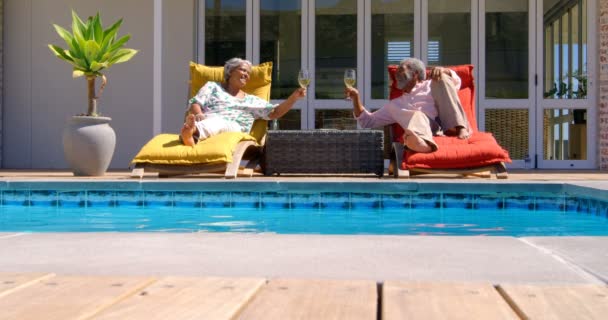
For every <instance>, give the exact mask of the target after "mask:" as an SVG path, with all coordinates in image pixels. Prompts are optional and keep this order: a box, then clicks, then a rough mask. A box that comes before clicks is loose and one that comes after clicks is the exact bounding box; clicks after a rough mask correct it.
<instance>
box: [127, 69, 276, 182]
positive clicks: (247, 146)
mask: <svg viewBox="0 0 608 320" xmlns="http://www.w3.org/2000/svg"><path fill="white" fill-rule="evenodd" d="M223 79H224V68H223V67H209V66H204V65H200V64H196V63H194V62H191V63H190V96H194V95H195V94H196V93H197V92H198V90H199V89H200V88H201V87H202V86H203V85H205V83H207V81H217V82H221V81H223ZM271 83H272V62H266V63H262V64H260V65H258V66H254V67H253V68H252V72H251V75H250V79H249V81H248V82H247V85H246V86H245V88H243V90H244V91H245V92H247V93H249V94H253V95H256V96H258V97H260V98H262V99H265V100H269V99H270V86H271ZM267 126H268V124H267V121H266V120H259V119H258V120H256V121H255V122H254V124H253V127H252V128H251V132H250V133H249V134H247V133H241V132H226V133H222V134H219V135H217V136H213V137H211V138H209V139H206V140H203V141H200V142H199V143H197V144H196V145H195V146H194V147H188V146H185V145H184V144H182V143H181V142H180V141H179V135H178V134H169V133H162V134H159V135H157V136H155V137H154V138H152V140H150V141H149V142H148V143H146V144H145V145H144V146H143V147H142V148H141V150H140V151H139V152H138V153H137V155H136V156H135V158H133V160H132V161H131V164H132V165H133V166H134V169H133V173H132V176H139V177H142V176H143V174H144V171H150V172H158V173H159V176H161V177H163V176H164V177H166V176H175V175H185V174H193V173H209V172H212V173H223V174H224V177H225V178H236V176H237V174H239V166H240V163H241V160H255V159H256V158H257V157H258V156H259V155H260V154H261V151H262V146H263V145H264V139H265V137H266V130H267ZM252 163H254V162H252ZM240 172H241V174H242V175H249V176H251V175H252V174H253V168H248V169H242V170H240Z"/></svg>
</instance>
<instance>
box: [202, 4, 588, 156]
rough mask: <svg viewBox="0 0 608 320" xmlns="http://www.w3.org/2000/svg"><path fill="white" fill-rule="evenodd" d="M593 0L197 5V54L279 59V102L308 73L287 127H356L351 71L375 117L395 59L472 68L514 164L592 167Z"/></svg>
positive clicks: (212, 60) (275, 90)
mask: <svg viewBox="0 0 608 320" xmlns="http://www.w3.org/2000/svg"><path fill="white" fill-rule="evenodd" d="M596 1H597V0H511V1H503V0H391V1H385V0H339V1H338V0H259V1H254V0H213V1H212V0H206V1H200V0H199V2H198V5H199V7H200V8H199V15H200V16H201V17H200V19H199V31H200V32H199V37H198V39H199V40H198V41H199V53H198V57H199V61H201V62H204V63H207V64H217V65H221V64H223V62H224V61H225V60H226V59H228V58H230V57H232V56H242V57H245V58H248V59H250V60H252V62H254V63H259V62H264V61H272V62H273V64H274V70H273V87H272V100H273V102H280V101H283V100H284V99H286V98H287V97H288V96H289V94H290V93H291V92H292V91H293V90H294V89H295V88H296V86H297V72H298V70H299V69H300V68H306V69H308V70H309V71H310V73H311V75H312V81H311V84H310V87H309V94H308V97H307V98H306V99H304V100H301V101H300V102H298V104H297V105H296V107H295V108H294V110H292V111H290V112H289V113H288V114H287V115H286V116H285V117H284V118H283V119H281V121H280V123H279V127H280V128H283V129H321V128H334V129H354V128H356V122H355V121H354V120H353V118H352V113H351V109H352V105H351V102H350V101H346V100H344V83H343V74H344V70H345V69H355V70H356V71H357V82H356V87H357V89H358V90H359V92H360V93H361V97H362V100H363V103H364V104H365V106H366V107H367V108H368V109H370V110H374V109H377V108H380V107H382V106H383V105H384V104H385V103H387V101H388V100H387V98H388V88H389V79H388V74H387V71H386V68H387V66H388V65H390V64H397V63H399V61H401V60H402V59H404V58H406V57H419V58H421V59H422V60H423V61H425V62H426V63H427V64H428V65H457V64H469V63H470V64H473V65H474V66H475V78H476V86H477V92H476V96H477V101H476V102H477V111H478V112H477V117H478V124H479V127H480V129H481V130H484V131H489V132H492V133H493V134H494V135H495V137H496V138H497V140H498V141H499V143H500V144H501V145H502V146H503V147H504V148H505V149H507V150H508V151H509V153H510V155H511V157H512V158H513V159H514V162H513V164H511V165H509V166H510V167H521V168H523V167H525V166H526V165H528V166H530V167H537V168H595V167H596V160H595V155H596V152H597V147H596V131H595V130H596V128H597V124H596V122H595V119H594V118H593V117H589V115H594V114H596V112H597V108H596V106H595V103H596V101H595V100H596V98H595V96H596V94H595V92H596V91H595V90H596V89H595V88H594V86H593V80H594V78H593V77H594V74H593V71H594V70H593V69H594V68H591V67H589V66H592V65H595V61H596V60H595V59H596V58H595V55H596V52H595V49H592V48H595V47H594V40H595V39H594V38H593V37H590V36H589V35H592V34H594V33H593V32H594V28H596V25H595V24H594V21H595V19H596V17H595V14H596V12H595V10H594V8H596V6H597V3H596ZM526 160H528V161H526Z"/></svg>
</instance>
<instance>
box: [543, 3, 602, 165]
mask: <svg viewBox="0 0 608 320" xmlns="http://www.w3.org/2000/svg"><path fill="white" fill-rule="evenodd" d="M596 8H597V2H596V0H587V76H588V83H587V98H586V99H544V96H543V83H542V81H543V71H544V57H543V39H544V26H543V0H538V1H537V2H536V12H537V14H536V21H535V22H536V25H535V27H536V35H537V36H538V37H540V38H539V39H538V41H537V43H536V46H535V50H536V52H538V54H537V56H536V58H537V59H536V70H535V71H536V73H537V74H538V78H539V81H538V86H537V87H536V97H537V98H536V106H537V108H536V110H535V111H536V114H535V116H536V119H537V121H536V132H535V133H536V137H537V138H536V149H535V150H536V154H537V164H538V168H542V169H595V168H597V156H596V155H597V131H596V130H597V117H595V116H591V115H595V114H597V89H596V85H595V84H596V83H597V76H598V74H597V72H596V69H597V68H596V67H595V66H597V51H598V49H597V41H596V36H595V35H596V34H597V33H596V32H597V25H596V15H597V10H596ZM546 109H586V110H587V115H588V116H587V159H586V160H545V159H543V158H544V157H543V151H544V150H543V111H544V110H546Z"/></svg>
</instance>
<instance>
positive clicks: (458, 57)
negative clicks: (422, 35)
mask: <svg viewBox="0 0 608 320" xmlns="http://www.w3.org/2000/svg"><path fill="white" fill-rule="evenodd" d="M428 6H429V35H428V44H427V64H429V65H457V64H465V63H471V0H431V1H429V2H428Z"/></svg>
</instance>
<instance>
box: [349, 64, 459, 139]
mask: <svg viewBox="0 0 608 320" xmlns="http://www.w3.org/2000/svg"><path fill="white" fill-rule="evenodd" d="M450 74H451V80H452V81H453V83H452V84H453V85H454V86H455V87H456V88H460V83H461V80H460V78H459V77H458V75H457V74H456V72H454V71H453V70H450ZM396 109H398V110H403V109H405V110H413V111H422V112H423V113H424V114H426V115H427V117H429V118H430V119H435V118H437V108H436V107H435V100H433V96H431V80H430V79H428V80H424V81H421V82H418V83H417V84H416V85H415V86H414V88H412V90H411V91H410V92H409V93H404V94H403V95H402V96H400V97H399V98H395V99H393V100H391V101H389V102H388V103H387V104H386V105H384V106H383V107H382V108H380V109H378V110H377V111H375V112H373V113H370V112H369V111H367V110H364V111H363V112H362V113H361V114H360V115H359V117H358V118H356V119H357V121H358V123H359V126H360V127H361V128H377V127H382V126H385V125H389V124H393V123H395V122H397V121H396V119H395V118H394V117H393V115H394V114H399V113H398V112H394V111H395V110H396Z"/></svg>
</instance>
